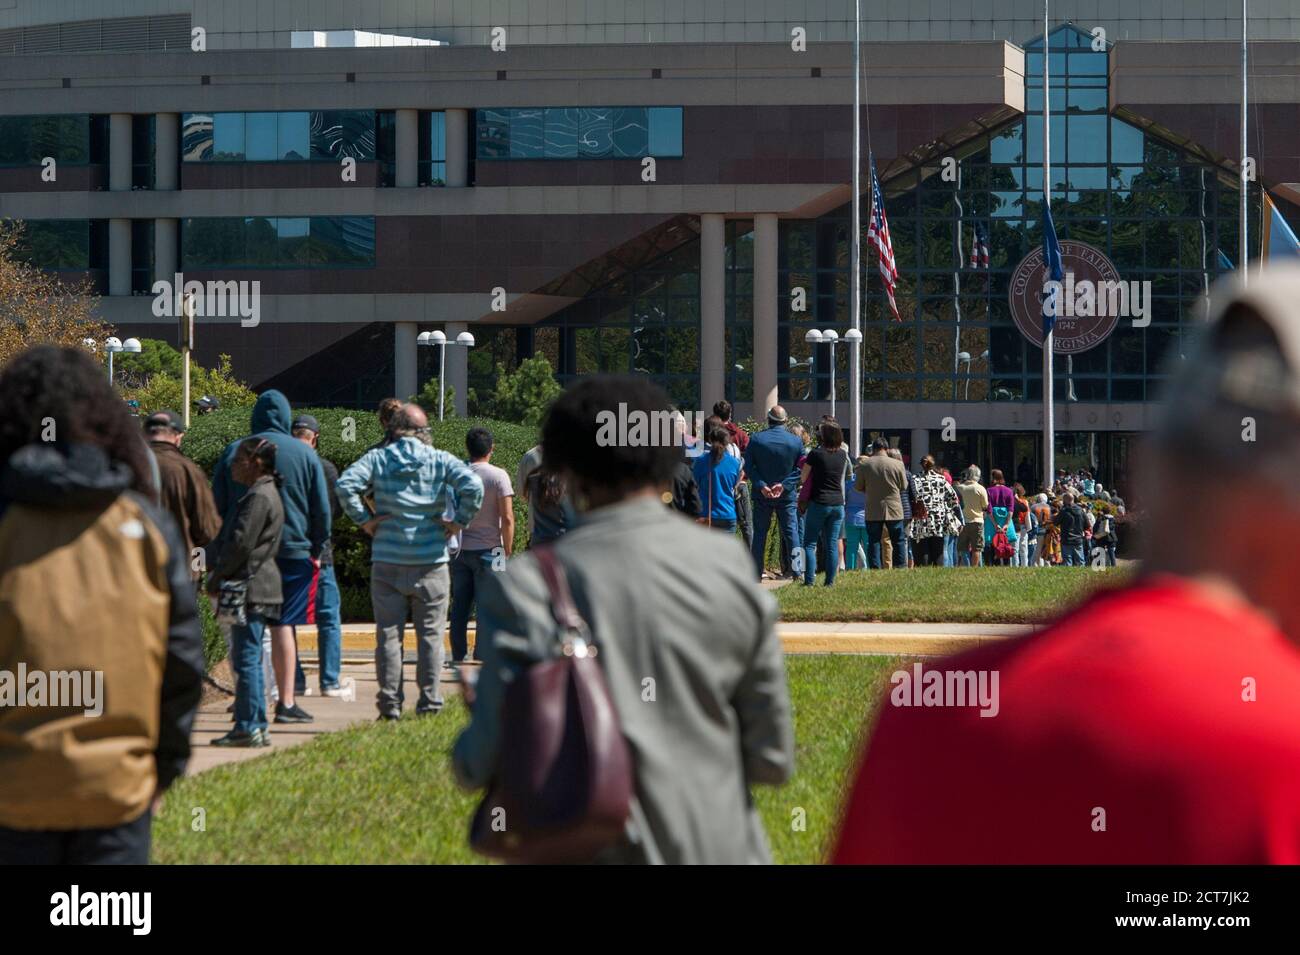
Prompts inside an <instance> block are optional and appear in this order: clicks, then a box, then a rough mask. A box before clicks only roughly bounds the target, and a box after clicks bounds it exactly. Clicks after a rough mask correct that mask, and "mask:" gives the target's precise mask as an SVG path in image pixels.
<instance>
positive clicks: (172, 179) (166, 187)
mask: <svg viewBox="0 0 1300 955" xmlns="http://www.w3.org/2000/svg"><path fill="white" fill-rule="evenodd" d="M153 135H154V141H153V166H154V183H153V187H154V188H155V189H157V190H159V191H164V192H170V191H172V190H175V189H179V188H180V182H179V181H178V180H179V170H180V141H181V117H180V114H179V113H158V114H157V115H156V116H154V129H153Z"/></svg>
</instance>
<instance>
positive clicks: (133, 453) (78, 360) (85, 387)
mask: <svg viewBox="0 0 1300 955" xmlns="http://www.w3.org/2000/svg"><path fill="white" fill-rule="evenodd" d="M46 418H51V419H53V421H54V427H55V438H56V440H57V442H58V443H60V444H92V445H95V446H96V447H99V448H102V449H103V450H104V451H105V452H106V453H107V454H108V456H109V459H110V460H112V461H116V462H120V463H121V464H123V465H125V466H126V467H127V468H128V469H129V470H130V471H131V474H132V481H131V488H132V490H135V491H139V492H140V493H142V494H148V495H150V496H152V495H153V494H154V486H153V468H152V466H151V465H150V463H149V449H148V448H147V447H146V446H145V443H144V438H143V437H142V436H141V434H140V427H139V425H138V424H137V423H136V421H135V419H134V418H132V417H131V414H130V412H129V411H127V407H126V402H124V401H123V400H122V399H121V398H120V397H118V394H117V392H115V391H114V390H113V386H112V385H110V384H109V383H108V379H107V377H106V375H105V372H104V369H103V367H101V366H100V365H99V363H98V362H96V361H95V360H94V359H93V358H91V357H90V355H89V354H88V353H87V352H86V351H85V349H82V348H66V347H59V346H56V345H37V346H36V347H34V348H29V349H28V350H27V351H25V352H23V353H22V354H21V355H19V356H18V357H17V358H15V359H14V360H13V361H11V362H10V363H9V364H8V365H6V366H5V367H4V369H3V371H0V464H3V463H4V462H7V461H8V460H9V458H10V456H11V455H12V454H13V453H14V452H15V451H17V450H18V449H19V448H21V447H23V446H24V445H27V444H34V443H36V442H38V441H42V440H43V436H42V432H44V431H45V424H44V421H45V419H46Z"/></svg>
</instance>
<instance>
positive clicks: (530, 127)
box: [510, 109, 544, 159]
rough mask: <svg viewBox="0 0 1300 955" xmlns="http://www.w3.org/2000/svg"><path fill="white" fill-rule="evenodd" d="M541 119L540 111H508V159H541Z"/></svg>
mask: <svg viewBox="0 0 1300 955" xmlns="http://www.w3.org/2000/svg"><path fill="white" fill-rule="evenodd" d="M542 118H543V113H542V110H540V109H512V110H510V158H511V159H541V158H542V156H543V155H544V153H543V151H542V141H543V136H542Z"/></svg>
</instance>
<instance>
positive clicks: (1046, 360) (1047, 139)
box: [1043, 0, 1244, 491]
mask: <svg viewBox="0 0 1300 955" xmlns="http://www.w3.org/2000/svg"><path fill="white" fill-rule="evenodd" d="M1243 2H1244V0H1243ZM1049 3H1050V0H1043V209H1044V212H1045V213H1047V212H1050V211H1051V208H1052V181H1051V180H1052V124H1051V113H1052V107H1051V99H1052V96H1051V74H1052V66H1051V63H1052V56H1051V51H1050V43H1049V39H1048V35H1047V30H1048V5H1049ZM1044 238H1046V237H1044ZM1046 251H1047V250H1046V248H1044V250H1043V252H1044V255H1043V268H1044V269H1047V267H1048V265H1049V263H1048V262H1047V255H1046ZM1051 307H1053V308H1055V300H1053V305H1052V306H1051ZM1053 338H1054V334H1053V329H1051V328H1048V329H1045V330H1044V334H1043V474H1044V479H1043V487H1044V489H1046V490H1048V491H1050V490H1051V489H1052V485H1053V483H1054V482H1055V477H1056V422H1055V421H1053V419H1052V414H1053V408H1052V344H1053Z"/></svg>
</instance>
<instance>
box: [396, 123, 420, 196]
mask: <svg viewBox="0 0 1300 955" xmlns="http://www.w3.org/2000/svg"><path fill="white" fill-rule="evenodd" d="M396 146H397V175H396V180H397V188H399V189H414V188H415V187H416V186H418V185H419V184H420V112H419V110H414V109H399V110H398V111H397V144H396Z"/></svg>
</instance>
